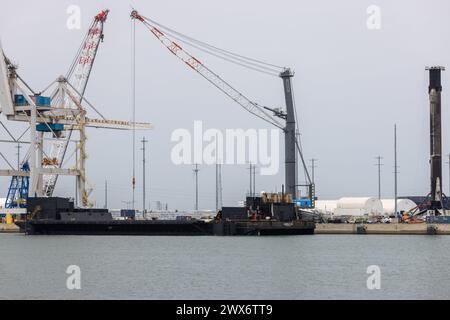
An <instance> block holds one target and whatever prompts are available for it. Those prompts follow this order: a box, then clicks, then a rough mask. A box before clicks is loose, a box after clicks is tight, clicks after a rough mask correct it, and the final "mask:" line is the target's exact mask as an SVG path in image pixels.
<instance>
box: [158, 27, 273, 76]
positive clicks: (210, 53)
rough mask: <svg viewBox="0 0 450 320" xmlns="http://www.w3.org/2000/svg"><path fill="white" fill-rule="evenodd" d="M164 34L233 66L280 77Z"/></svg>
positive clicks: (170, 34) (172, 35) (174, 36)
mask: <svg viewBox="0 0 450 320" xmlns="http://www.w3.org/2000/svg"><path fill="white" fill-rule="evenodd" d="M164 32H165V33H166V34H168V35H169V36H170V37H172V38H174V39H176V40H178V41H180V42H182V43H185V44H187V45H189V46H191V47H193V48H196V49H198V50H200V51H203V52H205V53H207V54H209V55H212V56H214V57H216V58H219V59H222V60H225V61H227V62H229V63H233V64H235V65H239V66H241V67H244V68H247V69H250V70H253V71H256V72H260V73H264V74H267V75H269V76H273V77H278V76H279V73H275V72H274V71H272V70H271V71H267V70H261V69H258V68H263V67H261V66H257V65H256V64H254V65H255V66H251V65H249V64H245V61H244V62H242V63H241V62H237V61H234V60H232V59H230V58H226V57H223V56H221V55H220V54H217V53H214V52H211V51H209V50H208V49H205V48H202V47H200V46H197V45H195V44H192V43H190V42H188V41H187V40H183V39H181V38H179V37H177V36H176V35H174V34H172V33H170V32H167V31H166V30H165V31H164Z"/></svg>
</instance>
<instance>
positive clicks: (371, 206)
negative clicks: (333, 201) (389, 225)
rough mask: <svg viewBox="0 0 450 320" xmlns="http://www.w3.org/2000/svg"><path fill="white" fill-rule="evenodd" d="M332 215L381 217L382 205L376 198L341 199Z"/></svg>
mask: <svg viewBox="0 0 450 320" xmlns="http://www.w3.org/2000/svg"><path fill="white" fill-rule="evenodd" d="M334 214H335V215H337V216H353V217H358V216H372V215H382V214H383V203H382V202H381V200H379V199H377V198H341V199H339V201H338V202H337V207H336V210H335V212H334Z"/></svg>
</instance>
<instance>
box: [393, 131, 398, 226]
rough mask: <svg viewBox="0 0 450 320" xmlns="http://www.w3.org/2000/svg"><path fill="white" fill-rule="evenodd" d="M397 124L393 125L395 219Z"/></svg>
mask: <svg viewBox="0 0 450 320" xmlns="http://www.w3.org/2000/svg"><path fill="white" fill-rule="evenodd" d="M397 174H398V166H397V124H394V212H395V216H396V217H397Z"/></svg>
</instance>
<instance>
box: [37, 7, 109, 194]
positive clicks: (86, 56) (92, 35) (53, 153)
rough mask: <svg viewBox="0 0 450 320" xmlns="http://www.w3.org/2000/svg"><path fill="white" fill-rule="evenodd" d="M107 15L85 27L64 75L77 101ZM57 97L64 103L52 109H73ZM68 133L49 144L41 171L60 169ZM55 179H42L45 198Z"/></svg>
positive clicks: (54, 101) (82, 95)
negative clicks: (76, 95)
mask: <svg viewBox="0 0 450 320" xmlns="http://www.w3.org/2000/svg"><path fill="white" fill-rule="evenodd" d="M108 13H109V10H108V9H106V10H103V11H101V12H100V13H99V14H97V15H96V16H95V17H94V20H93V21H92V23H91V25H90V27H89V31H88V33H87V34H86V36H85V38H84V39H83V42H82V44H81V46H80V48H79V50H78V53H77V55H76V57H75V59H74V60H73V62H72V64H71V66H70V69H69V71H68V73H67V75H66V80H67V82H69V83H70V84H71V85H72V86H73V88H74V90H76V91H77V92H78V93H79V94H80V96H81V98H80V102H81V101H82V100H83V98H84V94H85V92H86V88H87V84H88V82H89V78H90V75H91V71H92V67H93V65H94V62H95V58H96V57H97V52H98V49H99V46H100V43H101V42H103V37H104V35H103V29H104V24H105V22H106V19H107V18H108ZM57 90H60V89H59V88H58V89H57ZM56 95H57V92H55V93H54V94H53V95H52V96H53V97H56ZM61 96H62V98H61V99H64V100H65V101H58V100H61V99H53V100H52V106H58V105H63V106H65V107H66V108H71V107H75V106H74V103H73V101H72V100H71V99H70V98H69V97H67V96H63V95H61ZM72 132H73V131H72V130H68V131H67V134H66V136H60V137H58V139H55V140H54V141H53V142H52V144H51V146H50V151H49V153H48V157H46V158H44V159H43V167H44V168H60V167H61V166H62V163H63V161H64V157H65V155H66V152H67V147H68V145H69V141H70V138H71V136H72ZM50 134H52V133H50ZM57 179H58V175H44V176H43V183H44V186H43V188H44V189H43V190H44V195H45V196H48V197H51V196H52V194H53V191H54V189H55V186H56V181H57Z"/></svg>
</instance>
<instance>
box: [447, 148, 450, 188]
mask: <svg viewBox="0 0 450 320" xmlns="http://www.w3.org/2000/svg"><path fill="white" fill-rule="evenodd" d="M447 164H448V194H449V195H450V153H449V154H448V162H447Z"/></svg>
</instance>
